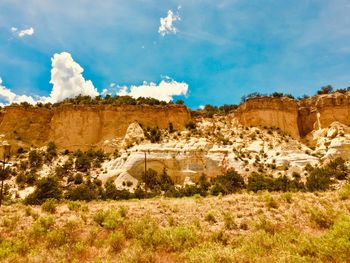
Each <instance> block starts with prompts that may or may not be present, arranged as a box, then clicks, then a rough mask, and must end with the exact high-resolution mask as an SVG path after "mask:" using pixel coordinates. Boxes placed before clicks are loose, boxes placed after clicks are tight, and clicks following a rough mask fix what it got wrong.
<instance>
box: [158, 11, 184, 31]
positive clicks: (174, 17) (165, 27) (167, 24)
mask: <svg viewBox="0 0 350 263" xmlns="http://www.w3.org/2000/svg"><path fill="white" fill-rule="evenodd" d="M180 8H181V7H180ZM180 8H178V9H180ZM178 20H181V17H180V16H179V14H174V12H173V11H171V10H169V11H168V15H167V16H166V17H161V18H160V26H159V29H158V33H159V34H161V35H162V36H163V37H164V36H165V35H167V34H176V33H177V31H178V30H177V28H176V27H175V26H174V25H173V23H174V22H176V21H178Z"/></svg>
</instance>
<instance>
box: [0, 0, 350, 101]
mask: <svg viewBox="0 0 350 263" xmlns="http://www.w3.org/2000/svg"><path fill="white" fill-rule="evenodd" d="M179 6H181V8H179ZM169 10H172V11H173V13H174V14H175V15H177V16H179V17H180V18H181V20H177V21H175V22H174V23H173V26H174V27H175V28H176V29H177V31H176V32H169V34H166V35H164V36H162V35H161V34H160V33H159V32H158V29H159V26H160V18H164V17H166V16H167V12H168V11H169ZM349 13H350V0H295V1H283V0H279V1H277V0H265V1H261V0H231V1H220V0H217V1H212V0H207V1H206V0H197V1H193V0H186V1H165V0H163V1H159V0H158V1H156V0H133V1H118V0H104V1H96V0H60V1H55V0H46V1H44V0H1V1H0V77H1V78H2V81H3V83H2V85H3V86H5V87H6V88H8V89H10V90H11V91H12V92H14V93H16V94H21V95H22V94H25V95H28V96H48V95H49V94H50V92H51V90H52V85H51V84H50V83H49V82H50V79H51V73H50V72H51V58H52V57H53V55H54V54H55V53H60V52H68V53H69V54H71V56H72V57H73V59H74V61H75V62H76V63H78V64H79V65H80V66H81V67H82V68H83V69H84V72H83V76H84V78H85V79H86V80H91V81H92V83H93V85H94V87H95V88H96V89H97V90H98V91H99V92H102V90H103V89H105V88H108V87H109V86H110V84H111V83H116V84H117V85H120V86H132V85H136V86H139V85H142V83H143V82H144V81H146V82H148V83H149V82H155V83H159V82H161V80H162V78H164V76H169V77H170V78H171V79H173V80H174V81H176V82H177V83H182V82H184V83H186V84H188V93H187V96H186V97H184V100H185V101H186V104H187V105H188V106H190V107H192V108H197V107H198V106H200V105H203V104H208V103H209V104H214V105H222V104H225V103H228V104H232V103H238V102H239V101H240V98H241V96H242V95H244V94H248V93H250V92H254V91H258V92H262V93H271V92H273V91H281V92H285V93H292V94H293V95H295V96H301V95H303V94H314V93H315V92H316V90H318V89H319V88H320V87H321V86H324V85H327V84H332V85H333V86H334V87H336V88H344V87H348V86H350V81H349V76H350V15H349ZM13 27H16V28H17V31H14V32H12V31H11V28H13ZM29 28H33V30H34V33H33V34H32V35H25V36H24V37H19V35H18V34H19V32H20V31H21V30H24V29H29ZM177 98H178V97H175V99H177ZM180 98H182V97H180Z"/></svg>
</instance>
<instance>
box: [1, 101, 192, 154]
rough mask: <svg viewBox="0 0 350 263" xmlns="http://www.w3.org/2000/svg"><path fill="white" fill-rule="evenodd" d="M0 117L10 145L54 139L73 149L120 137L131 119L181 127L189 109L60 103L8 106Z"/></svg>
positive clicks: (102, 143)
mask: <svg viewBox="0 0 350 263" xmlns="http://www.w3.org/2000/svg"><path fill="white" fill-rule="evenodd" d="M0 120H1V123H0V134H3V135H5V139H6V140H8V141H9V143H10V144H11V145H13V148H18V147H30V146H36V147H41V146H43V145H46V144H47V143H48V142H49V141H54V142H55V143H56V144H57V146H58V147H59V148H60V149H69V150H76V149H88V148H91V147H103V146H104V142H106V141H113V140H115V139H120V140H122V139H123V137H124V136H125V134H126V131H127V129H128V127H129V125H130V124H131V123H133V122H137V123H139V124H141V125H143V126H144V127H159V128H167V127H168V125H169V123H170V122H171V123H172V124H173V127H174V128H175V129H177V130H182V129H183V128H184V127H185V124H186V123H187V122H188V121H189V120H190V113H189V111H188V109H187V108H186V107H185V106H181V105H168V106H143V105H142V106H141V105H130V106H112V105H96V106H86V105H85V106H83V105H61V106H58V107H54V108H51V109H47V108H38V107H35V108H34V107H21V106H10V107H6V108H5V110H4V112H3V113H2V115H1V119H0ZM109 145H111V144H109ZM107 150H108V149H107Z"/></svg>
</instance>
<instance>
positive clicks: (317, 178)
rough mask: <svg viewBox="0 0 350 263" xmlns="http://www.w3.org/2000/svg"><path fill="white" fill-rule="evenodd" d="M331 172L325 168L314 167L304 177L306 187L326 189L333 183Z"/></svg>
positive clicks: (318, 189) (311, 189) (310, 189)
mask: <svg viewBox="0 0 350 263" xmlns="http://www.w3.org/2000/svg"><path fill="white" fill-rule="evenodd" d="M331 176H332V175H331V174H330V173H329V171H328V170H327V169H324V168H315V169H313V170H312V171H311V173H310V175H309V176H308V177H307V179H306V188H307V189H308V190H309V191H311V192H314V191H326V190H328V189H329V188H330V186H331V185H332V183H333V180H332V179H331Z"/></svg>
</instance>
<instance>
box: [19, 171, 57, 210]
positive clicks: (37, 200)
mask: <svg viewBox="0 0 350 263" xmlns="http://www.w3.org/2000/svg"><path fill="white" fill-rule="evenodd" d="M61 197H62V189H61V186H60V185H59V182H58V181H57V179H56V178H54V177H45V178H43V179H41V180H39V181H38V182H37V183H36V187H35V190H34V192H33V193H31V194H30V195H28V196H27V197H26V199H25V200H24V202H25V203H26V204H32V205H38V204H42V203H43V202H44V201H45V200H46V199H50V198H51V199H56V200H60V199H61Z"/></svg>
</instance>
